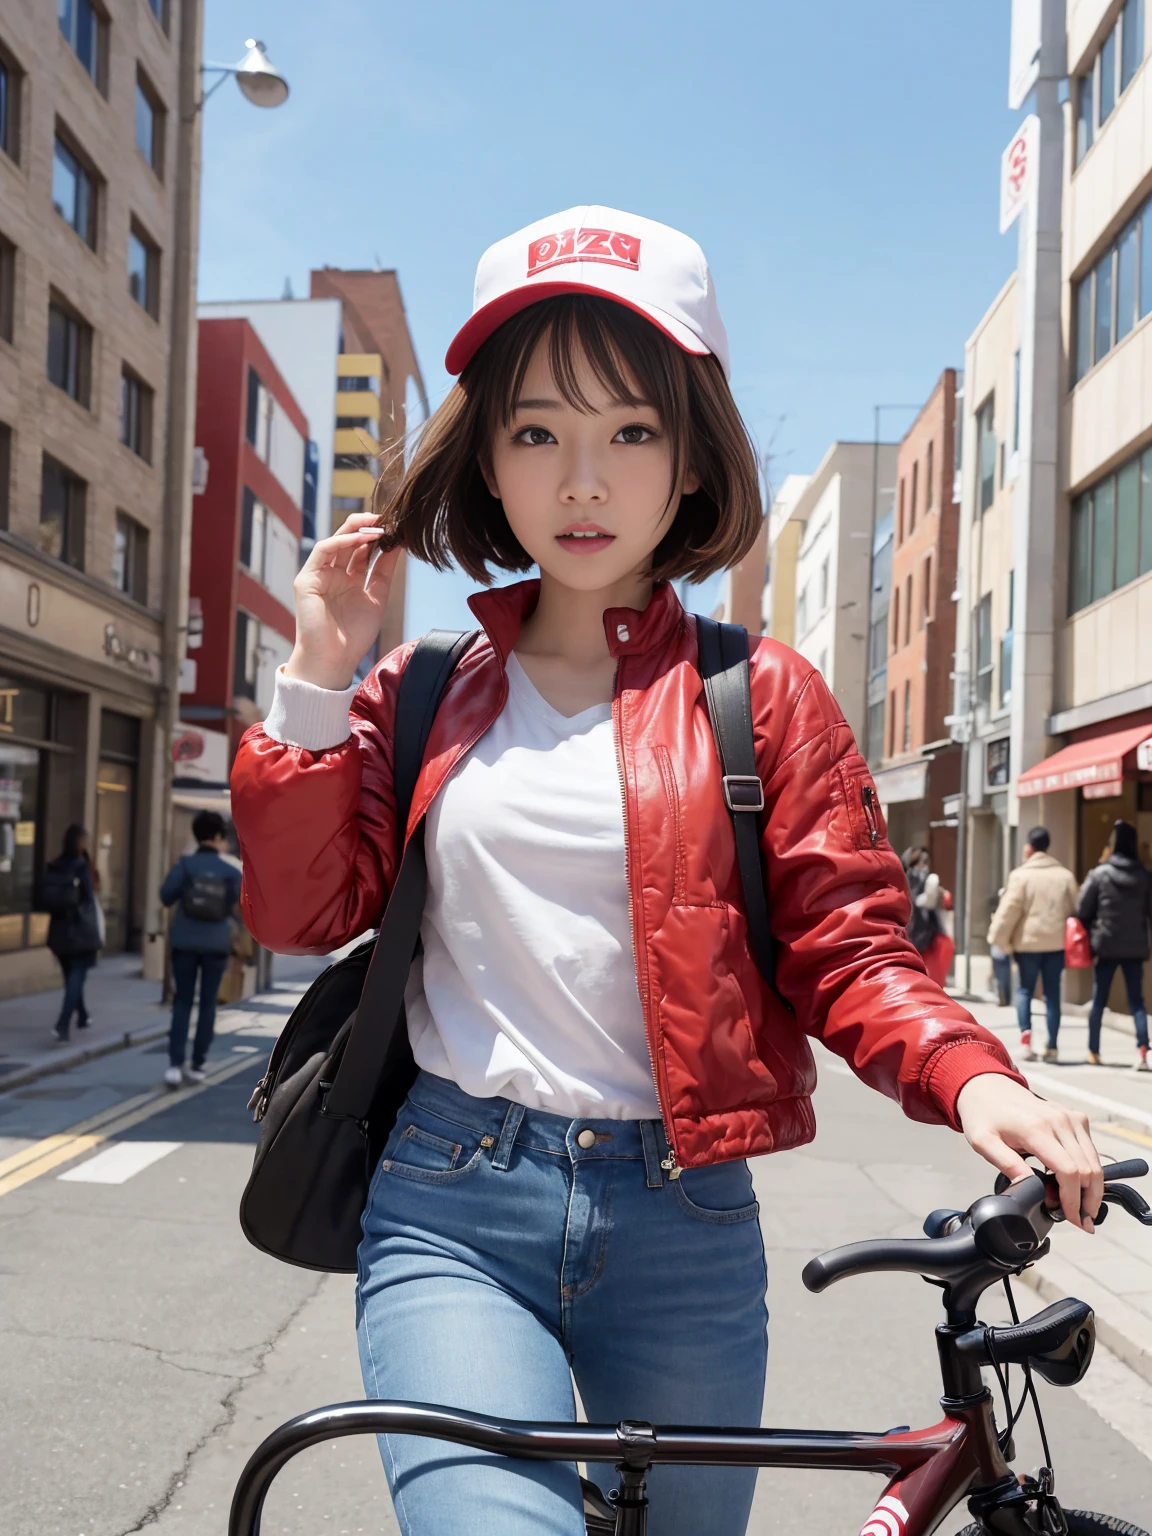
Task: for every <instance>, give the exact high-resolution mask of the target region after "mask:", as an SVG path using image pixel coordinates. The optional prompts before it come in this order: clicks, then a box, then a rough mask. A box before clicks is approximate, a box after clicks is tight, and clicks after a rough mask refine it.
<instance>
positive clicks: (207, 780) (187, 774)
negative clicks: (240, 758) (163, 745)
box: [172, 724, 229, 786]
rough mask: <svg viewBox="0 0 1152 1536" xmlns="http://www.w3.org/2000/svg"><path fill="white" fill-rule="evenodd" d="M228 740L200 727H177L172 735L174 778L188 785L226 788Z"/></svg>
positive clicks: (224, 736)
mask: <svg viewBox="0 0 1152 1536" xmlns="http://www.w3.org/2000/svg"><path fill="white" fill-rule="evenodd" d="M228 756H229V754H228V736H227V734H226V733H225V732H224V731H206V730H204V729H203V727H201V726H198V725H183V724H181V725H178V726H177V727H176V728H175V730H174V731H173V732H172V763H173V768H174V777H175V778H177V779H181V780H183V781H184V782H185V783H192V782H194V783H197V784H213V785H218V786H226V785H227V783H228V768H229V763H228Z"/></svg>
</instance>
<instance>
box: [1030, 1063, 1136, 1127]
mask: <svg viewBox="0 0 1152 1536" xmlns="http://www.w3.org/2000/svg"><path fill="white" fill-rule="evenodd" d="M1025 1076H1026V1077H1027V1079H1028V1081H1029V1082H1030V1083H1035V1084H1036V1085H1037V1087H1039V1088H1047V1089H1048V1090H1049V1091H1050V1092H1051V1093H1063V1094H1066V1095H1067V1096H1068V1097H1069V1098H1070V1099H1079V1100H1080V1101H1081V1102H1082V1103H1084V1104H1094V1105H1095V1106H1096V1107H1097V1109H1106V1110H1108V1111H1110V1112H1111V1113H1112V1114H1114V1115H1124V1116H1125V1117H1126V1118H1127V1119H1129V1120H1135V1121H1137V1122H1138V1123H1139V1124H1140V1125H1144V1126H1147V1127H1148V1129H1149V1130H1150V1131H1152V1115H1150V1114H1149V1113H1148V1111H1147V1110H1144V1109H1137V1108H1136V1106H1135V1105H1134V1104H1125V1103H1124V1102H1123V1101H1122V1100H1120V1099H1109V1098H1106V1097H1105V1096H1104V1094H1102V1093H1093V1092H1092V1090H1091V1089H1090V1088H1077V1087H1076V1086H1075V1084H1073V1083H1068V1082H1065V1081H1064V1080H1063V1079H1062V1078H1059V1077H1049V1076H1048V1074H1047V1073H1046V1072H1025Z"/></svg>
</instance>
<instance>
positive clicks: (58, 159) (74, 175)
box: [52, 134, 97, 250]
mask: <svg viewBox="0 0 1152 1536" xmlns="http://www.w3.org/2000/svg"><path fill="white" fill-rule="evenodd" d="M96 199H97V189H96V180H95V177H94V176H93V175H92V172H91V171H90V170H89V169H88V168H87V166H85V165H83V164H81V162H80V159H79V157H78V156H77V155H76V154H74V153H73V151H72V150H71V149H70V148H69V147H68V145H67V144H65V142H64V140H63V139H62V138H61V137H60V136H59V134H57V136H56V152H55V157H54V159H53V161H52V203H53V206H54V207H55V209H56V212H57V213H58V214H59V215H60V217H61V218H62V219H63V220H64V222H65V224H71V226H72V228H73V229H74V230H75V231H76V233H77V234H78V235H79V236H80V238H81V240H83V241H84V242H85V244H86V245H90V246H91V247H92V249H93V250H95V249H96Z"/></svg>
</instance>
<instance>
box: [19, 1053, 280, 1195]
mask: <svg viewBox="0 0 1152 1536" xmlns="http://www.w3.org/2000/svg"><path fill="white" fill-rule="evenodd" d="M251 1070H252V1062H251V1061H250V1060H249V1058H248V1057H247V1056H241V1057H240V1059H239V1061H232V1062H229V1063H228V1064H227V1065H226V1066H223V1067H219V1068H218V1069H217V1070H216V1071H215V1072H213V1073H211V1074H210V1075H209V1077H208V1080H207V1082H204V1083H200V1084H198V1085H197V1086H196V1087H194V1088H178V1089H177V1090H176V1091H175V1093H173V1092H172V1090H171V1089H169V1088H160V1089H158V1090H155V1091H152V1092H149V1093H143V1094H138V1095H137V1096H136V1098H134V1099H128V1100H127V1101H126V1102H125V1103H123V1104H118V1105H116V1106H115V1108H113V1109H109V1110H104V1111H103V1113H102V1114H99V1115H93V1116H91V1118H90V1119H88V1120H81V1121H80V1122H79V1124H77V1125H74V1126H71V1127H70V1128H69V1129H68V1130H67V1131H62V1132H60V1133H59V1134H58V1135H56V1136H45V1137H44V1138H43V1140H41V1141H38V1142H35V1143H34V1144H33V1145H32V1146H30V1147H25V1148H24V1149H23V1151H22V1152H15V1153H13V1155H12V1156H11V1157H10V1158H7V1159H5V1161H4V1162H3V1163H0V1198H2V1197H3V1196H4V1195H9V1194H11V1193H12V1191H13V1190H14V1189H19V1188H20V1187H21V1186H22V1185H24V1184H28V1183H30V1182H31V1181H32V1180H33V1179H38V1178H39V1177H40V1175H41V1174H43V1173H51V1171H52V1169H53V1168H58V1167H59V1166H60V1164H61V1163H70V1162H71V1161H72V1160H73V1159H74V1158H77V1157H80V1156H82V1154H83V1153H85V1152H90V1151H91V1150H92V1148H93V1147H96V1146H99V1145H100V1143H101V1142H105V1141H110V1140H111V1139H112V1138H113V1137H114V1136H116V1135H117V1133H118V1132H120V1131H126V1130H128V1129H129V1128H130V1127H131V1126H133V1125H139V1124H140V1123H141V1121H143V1120H149V1119H151V1117H152V1116H153V1115H159V1114H161V1113H163V1111H164V1110H166V1109H167V1108H169V1106H170V1105H173V1104H183V1103H186V1102H187V1101H188V1100H189V1099H194V1098H196V1097H197V1096H198V1095H199V1094H201V1093H207V1092H208V1090H209V1088H212V1087H214V1086H215V1084H216V1083H222V1082H224V1080H225V1079H226V1078H229V1077H235V1076H236V1074H237V1073H238V1072H250V1071H251ZM6 1170H7V1171H6Z"/></svg>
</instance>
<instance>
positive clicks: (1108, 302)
mask: <svg viewBox="0 0 1152 1536" xmlns="http://www.w3.org/2000/svg"><path fill="white" fill-rule="evenodd" d="M1093 282H1094V286H1095V289H1096V308H1095V318H1094V321H1093V326H1092V359H1093V361H1094V362H1099V361H1100V359H1101V358H1102V357H1103V356H1104V354H1105V353H1106V352H1107V351H1109V350H1110V348H1111V346H1112V252H1111V251H1107V252H1105V254H1104V255H1103V256H1102V257H1101V258H1100V260H1099V261H1098V262H1097V263H1096V271H1095V273H1094V274H1093Z"/></svg>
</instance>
